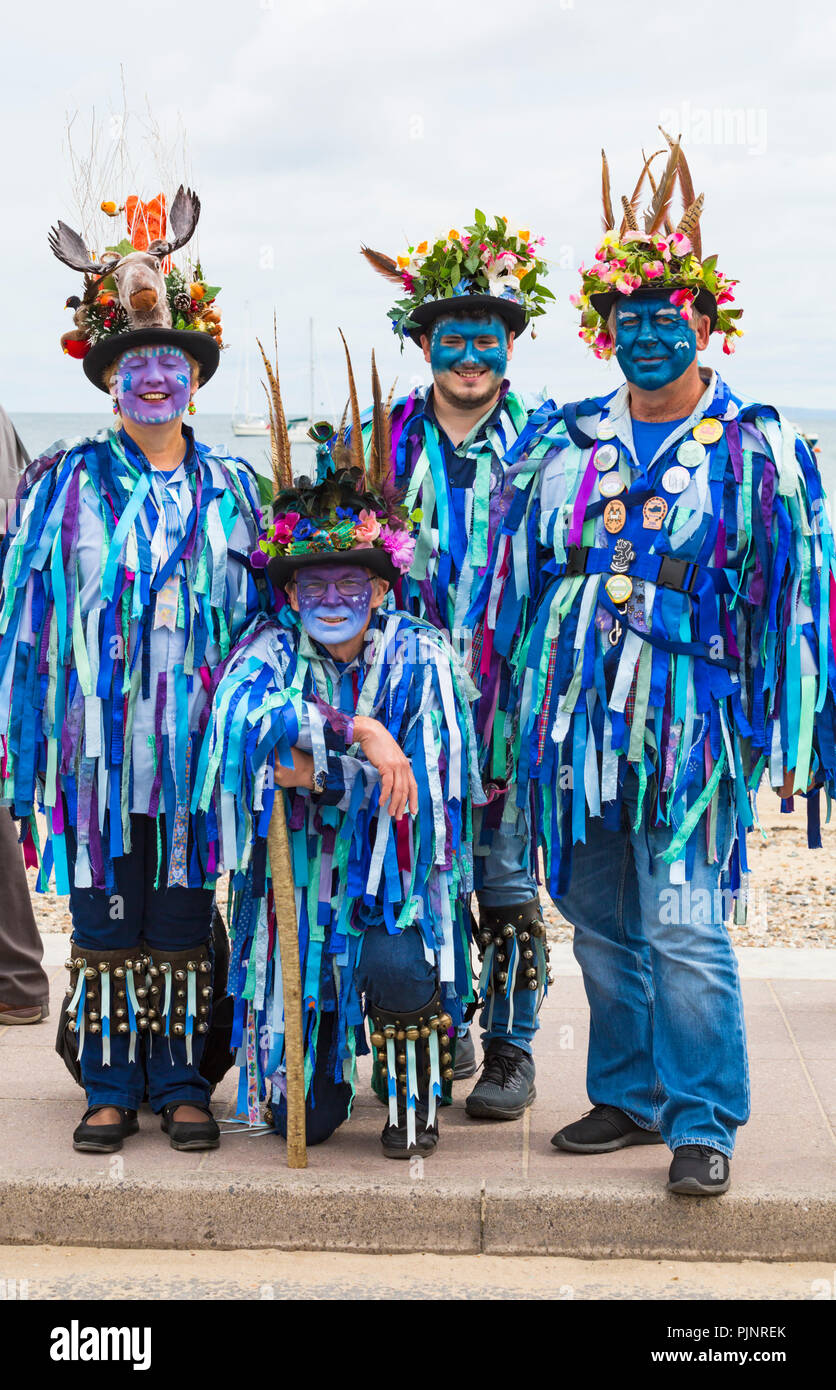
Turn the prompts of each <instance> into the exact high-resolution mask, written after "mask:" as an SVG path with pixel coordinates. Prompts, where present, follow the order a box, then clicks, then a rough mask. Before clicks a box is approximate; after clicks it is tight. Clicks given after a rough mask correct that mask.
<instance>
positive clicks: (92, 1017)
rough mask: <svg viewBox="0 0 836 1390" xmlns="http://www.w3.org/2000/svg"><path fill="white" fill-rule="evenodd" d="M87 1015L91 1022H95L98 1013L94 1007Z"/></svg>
mask: <svg viewBox="0 0 836 1390" xmlns="http://www.w3.org/2000/svg"><path fill="white" fill-rule="evenodd" d="M87 1017H88V1018H89V1020H90V1022H91V1023H95V1022H96V1020H97V1018H98V1017H99V1015H98V1014H97V1012H96V1010H95V1009H91V1010H90V1012H89V1014H88V1015H87Z"/></svg>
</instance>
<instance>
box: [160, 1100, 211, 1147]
mask: <svg viewBox="0 0 836 1390" xmlns="http://www.w3.org/2000/svg"><path fill="white" fill-rule="evenodd" d="M192 1104H194V1102H193V1101H185V1100H175V1101H171V1102H170V1103H169V1104H168V1105H164V1106H163V1113H162V1119H161V1120H160V1129H161V1130H162V1131H163V1133H164V1134H167V1135H168V1138H169V1143H170V1144H171V1147H172V1148H173V1149H183V1150H190V1149H216V1148H217V1147H218V1145H219V1144H220V1142H221V1131H220V1130H219V1129H218V1126H217V1124H216V1123H215V1119H214V1117H213V1115H212V1113H211V1111H210V1110H206V1109H204V1107H203V1106H202V1105H198V1106H196V1109H198V1110H203V1113H204V1114H205V1116H206V1119H205V1120H173V1119H172V1118H171V1117H172V1115H173V1114H174V1112H175V1110H178V1109H179V1108H180V1106H181V1105H192Z"/></svg>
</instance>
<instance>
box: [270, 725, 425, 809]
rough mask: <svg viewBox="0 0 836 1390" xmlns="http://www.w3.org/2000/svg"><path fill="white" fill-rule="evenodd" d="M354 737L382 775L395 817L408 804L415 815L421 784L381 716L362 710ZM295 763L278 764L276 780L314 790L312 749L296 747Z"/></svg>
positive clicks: (383, 797) (383, 795) (383, 800)
mask: <svg viewBox="0 0 836 1390" xmlns="http://www.w3.org/2000/svg"><path fill="white" fill-rule="evenodd" d="M354 741H355V742H356V743H359V745H360V749H361V751H362V754H363V757H364V758H365V759H366V762H368V763H371V765H372V767H374V768H376V769H377V771H378V773H379V775H380V804H381V806H385V807H386V810H387V811H388V812H389V815H390V816H392V817H393V819H394V820H401V819H402V818H403V816H404V815H405V813H406V810H407V807H408V808H409V810H410V811H411V812H412V814H413V816H414V815H415V813H416V812H417V810H418V784H417V782H416V781H415V778H414V777H413V775H412V768H411V767H410V765H409V759H408V758H407V756H406V754H405V753H404V751H403V749H402V748H401V746H400V744H399V743H398V742H397V741H396V740H395V739H394V738H393V737H392V735H391V734H390V733H389V730H388V729H387V728H386V727H385V725H383V724H381V722H380V720H379V719H370V718H368V717H367V716H366V715H363V714H358V715H355V718H354ZM291 755H292V757H293V767H292V768H290V767H283V766H282V765H281V763H279V762H278V761H276V762H275V764H274V775H275V779H276V783H277V785H278V786H280V787H304V788H306V789H307V790H308V791H312V790H313V778H314V760H313V757H312V755H311V754H310V753H303V752H302V750H301V749H300V748H292V749H291Z"/></svg>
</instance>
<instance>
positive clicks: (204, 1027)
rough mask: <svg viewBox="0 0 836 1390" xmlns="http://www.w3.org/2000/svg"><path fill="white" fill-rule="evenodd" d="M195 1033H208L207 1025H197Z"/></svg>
mask: <svg viewBox="0 0 836 1390" xmlns="http://www.w3.org/2000/svg"><path fill="white" fill-rule="evenodd" d="M197 1031H198V1033H208V1032H209V1024H208V1023H199V1024H198V1025H197Z"/></svg>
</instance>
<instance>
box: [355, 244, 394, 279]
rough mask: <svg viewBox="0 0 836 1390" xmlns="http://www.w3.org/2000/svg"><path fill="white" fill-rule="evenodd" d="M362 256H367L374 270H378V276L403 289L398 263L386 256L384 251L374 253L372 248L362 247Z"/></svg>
mask: <svg viewBox="0 0 836 1390" xmlns="http://www.w3.org/2000/svg"><path fill="white" fill-rule="evenodd" d="M360 255H361V256H365V258H366V260H367V261H368V263H369V265H370V266H371V268H372V270H376V271H377V273H378V275H382V276H383V278H384V279H385V280H391V281H392V283H393V284H395V285H400V287H401V289H403V276H402V275H401V272H400V271H399V270H398V263H397V261H393V260H392V257H391V256H385V255H384V254H383V252H382V251H372V249H371V247H370V246H361V247H360Z"/></svg>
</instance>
